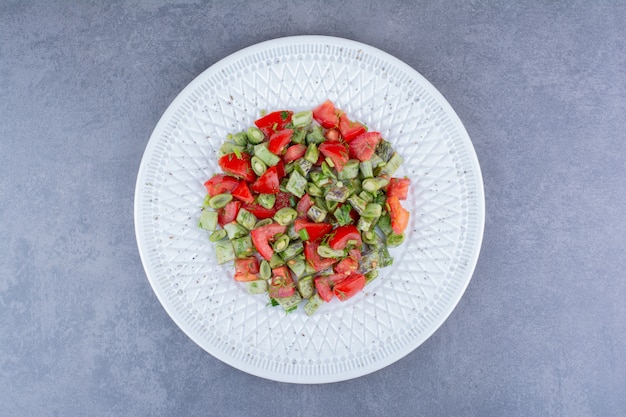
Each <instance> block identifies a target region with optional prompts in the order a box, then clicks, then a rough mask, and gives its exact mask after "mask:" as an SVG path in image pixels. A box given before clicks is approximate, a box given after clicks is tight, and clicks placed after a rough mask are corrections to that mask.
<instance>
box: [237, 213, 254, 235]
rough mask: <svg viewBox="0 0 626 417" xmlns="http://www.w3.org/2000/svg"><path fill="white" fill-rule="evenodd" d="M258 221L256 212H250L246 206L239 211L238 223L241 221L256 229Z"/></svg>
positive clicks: (248, 227)
mask: <svg viewBox="0 0 626 417" xmlns="http://www.w3.org/2000/svg"><path fill="white" fill-rule="evenodd" d="M256 222H257V218H256V216H255V215H254V214H252V213H250V212H249V211H248V210H246V209H244V208H242V209H239V213H237V223H239V224H240V225H242V226H243V227H245V228H246V229H248V230H252V229H254V226H255V225H256Z"/></svg>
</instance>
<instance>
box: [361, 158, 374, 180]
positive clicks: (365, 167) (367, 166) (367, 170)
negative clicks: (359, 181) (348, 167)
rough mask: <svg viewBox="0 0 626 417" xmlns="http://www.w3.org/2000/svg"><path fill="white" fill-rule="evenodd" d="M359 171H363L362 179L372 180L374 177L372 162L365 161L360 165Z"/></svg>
mask: <svg viewBox="0 0 626 417" xmlns="http://www.w3.org/2000/svg"><path fill="white" fill-rule="evenodd" d="M359 171H361V178H363V179H365V178H372V177H373V176H374V169H373V167H372V161H370V160H368V161H363V162H361V163H360V164H359Z"/></svg>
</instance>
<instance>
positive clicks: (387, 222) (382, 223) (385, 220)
mask: <svg viewBox="0 0 626 417" xmlns="http://www.w3.org/2000/svg"><path fill="white" fill-rule="evenodd" d="M376 225H377V226H378V227H379V228H380V230H381V231H382V232H383V233H384V234H385V236H388V235H390V234H392V233H393V229H392V228H391V217H389V214H388V213H383V214H382V215H381V216H380V218H379V219H378V222H376Z"/></svg>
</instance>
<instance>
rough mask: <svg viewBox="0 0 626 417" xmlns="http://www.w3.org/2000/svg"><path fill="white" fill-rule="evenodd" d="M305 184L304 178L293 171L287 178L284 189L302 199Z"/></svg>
mask: <svg viewBox="0 0 626 417" xmlns="http://www.w3.org/2000/svg"><path fill="white" fill-rule="evenodd" d="M306 184H307V181H306V178H305V177H303V176H302V175H300V174H299V173H298V171H293V172H292V173H291V175H290V176H289V180H288V182H287V185H286V187H285V188H286V189H287V191H289V192H290V193H291V194H293V195H295V196H298V198H302V196H303V195H304V192H305V188H306Z"/></svg>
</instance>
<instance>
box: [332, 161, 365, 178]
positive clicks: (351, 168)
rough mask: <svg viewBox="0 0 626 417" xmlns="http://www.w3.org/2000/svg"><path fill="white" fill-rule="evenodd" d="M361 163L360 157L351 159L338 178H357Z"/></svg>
mask: <svg viewBox="0 0 626 417" xmlns="http://www.w3.org/2000/svg"><path fill="white" fill-rule="evenodd" d="M359 165H360V163H359V160H358V159H349V160H348V162H346V164H345V165H344V166H343V169H342V170H341V172H339V173H338V174H337V178H338V179H339V180H349V179H352V178H356V177H357V176H358V175H359Z"/></svg>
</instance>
